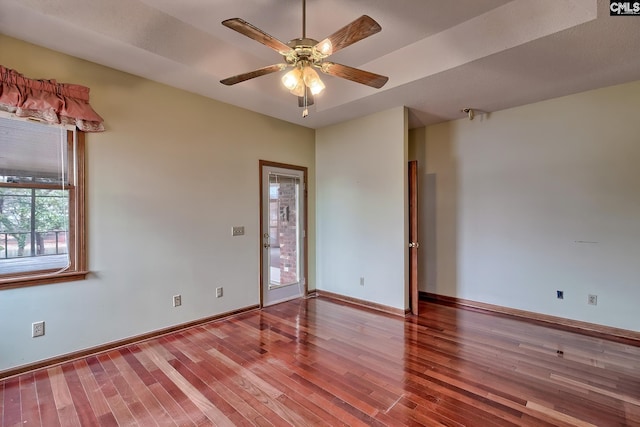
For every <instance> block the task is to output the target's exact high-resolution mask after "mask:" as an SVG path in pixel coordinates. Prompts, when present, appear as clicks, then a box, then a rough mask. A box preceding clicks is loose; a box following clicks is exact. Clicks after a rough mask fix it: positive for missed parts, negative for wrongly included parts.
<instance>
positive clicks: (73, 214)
mask: <svg viewBox="0 0 640 427" xmlns="http://www.w3.org/2000/svg"><path fill="white" fill-rule="evenodd" d="M85 275H86V260H85V230H84V134H83V133H82V132H77V131H75V130H67V129H66V128H64V127H60V126H52V125H45V124H42V123H37V122H32V121H25V120H17V119H12V118H7V117H4V116H0V289H2V288H8V287H16V286H25V285H33V284H43V283H54V282H62V281H69V280H77V279H82V278H84V276H85Z"/></svg>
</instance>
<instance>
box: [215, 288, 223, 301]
mask: <svg viewBox="0 0 640 427" xmlns="http://www.w3.org/2000/svg"><path fill="white" fill-rule="evenodd" d="M216 298H222V286H221V287H219V288H216Z"/></svg>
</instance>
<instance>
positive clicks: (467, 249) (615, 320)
mask: <svg viewBox="0 0 640 427" xmlns="http://www.w3.org/2000/svg"><path fill="white" fill-rule="evenodd" d="M639 105H640V82H634V83H629V84H625V85H620V86H614V87H609V88H603V89H599V90H594V91H589V92H584V93H580V94H576V95H571V96H567V97H562V98H558V99H553V100H549V101H545V102H540V103H536V104H531V105H526V106H523V107H519V108H513V109H509V110H505V111H499V112H495V113H492V114H490V115H485V116H479V117H478V116H477V117H476V119H475V120H473V121H469V120H468V119H461V120H457V121H453V122H448V123H442V124H439V125H435V126H430V127H427V128H426V129H424V128H423V129H418V130H415V131H412V132H411V133H410V146H411V154H412V156H413V157H414V158H417V159H418V160H419V162H420V165H421V169H420V171H421V182H420V184H421V188H422V191H421V204H420V208H421V212H422V214H421V223H420V225H421V230H422V231H421V243H422V246H421V248H423V249H424V250H422V251H421V264H422V268H421V270H420V271H421V277H422V280H421V289H422V290H423V291H427V292H433V293H436V294H441V295H447V296H453V297H458V298H463V299H469V300H474V301H481V302H485V303H490V304H496V305H500V306H505V307H512V308H517V309H523V310H529V311H534V312H539V313H544V314H549V315H554V316H560V317H565V318H570V319H576V320H581V321H586V322H591V323H596V324H602V325H608V326H613V327H619V328H624V329H629V330H634V331H640V316H638V314H637V302H638V301H640V263H639V262H638V254H640V187H639V186H640V167H638V165H639V164H640V133H639V132H638V117H637V116H638V111H639V108H638V106H639ZM556 290H563V291H564V300H558V299H556ZM589 294H594V295H597V296H598V305H597V306H592V305H588V304H587V298H588V295H589Z"/></svg>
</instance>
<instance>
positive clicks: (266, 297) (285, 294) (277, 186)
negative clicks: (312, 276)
mask: <svg viewBox="0 0 640 427" xmlns="http://www.w3.org/2000/svg"><path fill="white" fill-rule="evenodd" d="M262 174H263V176H262V186H263V188H262V194H263V197H262V200H263V206H262V215H263V222H262V224H263V235H262V250H263V256H262V260H263V263H262V264H263V265H262V269H263V273H262V277H263V283H262V295H263V305H264V306H267V305H271V304H276V303H278V302H282V301H287V300H290V299H293V298H298V297H300V296H302V295H303V289H304V265H303V260H304V258H303V244H302V242H303V239H304V235H303V232H304V210H303V209H304V203H303V195H304V174H303V171H300V170H295V169H285V168H277V167H272V166H265V167H263V169H262Z"/></svg>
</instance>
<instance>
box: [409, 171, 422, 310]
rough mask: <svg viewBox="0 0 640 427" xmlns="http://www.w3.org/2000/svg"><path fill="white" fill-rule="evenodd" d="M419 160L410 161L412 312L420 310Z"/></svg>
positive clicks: (410, 296) (410, 303)
mask: <svg viewBox="0 0 640 427" xmlns="http://www.w3.org/2000/svg"><path fill="white" fill-rule="evenodd" d="M419 247H420V243H419V242H418V162H417V161H416V160H412V161H410V162H409V305H410V307H411V314H415V315H417V314H418V313H419V310H418V300H419V294H418V248H419Z"/></svg>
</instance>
